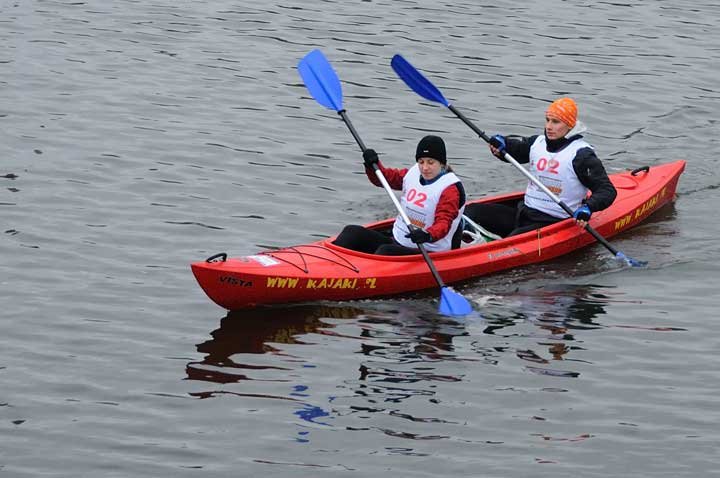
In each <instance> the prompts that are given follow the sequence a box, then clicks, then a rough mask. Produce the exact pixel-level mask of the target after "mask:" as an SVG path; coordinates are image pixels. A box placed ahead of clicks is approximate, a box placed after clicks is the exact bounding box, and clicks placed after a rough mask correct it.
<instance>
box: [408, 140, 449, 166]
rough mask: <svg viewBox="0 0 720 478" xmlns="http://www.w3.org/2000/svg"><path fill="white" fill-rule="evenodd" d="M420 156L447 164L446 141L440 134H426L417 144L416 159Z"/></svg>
mask: <svg viewBox="0 0 720 478" xmlns="http://www.w3.org/2000/svg"><path fill="white" fill-rule="evenodd" d="M420 158H433V159H435V160H437V161H440V162H441V163H443V164H447V157H446V154H445V142H444V141H443V140H442V138H441V137H440V136H433V135H428V136H425V137H424V138H423V139H421V140H420V142H419V143H418V145H417V151H416V152H415V161H417V160H418V159H420Z"/></svg>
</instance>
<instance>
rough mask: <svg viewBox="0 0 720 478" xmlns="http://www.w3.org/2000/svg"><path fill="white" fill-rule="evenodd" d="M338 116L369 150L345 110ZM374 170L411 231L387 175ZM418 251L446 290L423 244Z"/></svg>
mask: <svg viewBox="0 0 720 478" xmlns="http://www.w3.org/2000/svg"><path fill="white" fill-rule="evenodd" d="M338 114H339V115H340V118H342V120H343V122H344V123H345V124H346V125H347V127H348V129H349V130H350V134H352V135H353V138H355V141H356V142H357V144H358V146H360V150H361V151H362V152H363V153H364V152H365V150H367V148H366V147H365V143H363V140H362V138H360V135H359V134H358V132H357V131H356V130H355V127H354V126H353V124H352V122H350V118H348V115H347V113H346V112H345V110H340V111H338ZM373 169H374V170H375V175H376V176H377V178H378V180H379V181H380V184H382V186H383V188H384V189H385V192H387V193H388V196H390V199H391V200H392V202H393V204H394V205H395V209H397V211H398V213H399V214H400V217H402V219H403V221H404V222H405V225H406V226H407V227H408V229H411V228H413V227H415V226H413V224H412V223H411V222H410V218H409V217H408V216H407V214H406V213H405V210H404V209H403V208H402V206H401V205H400V202H399V201H398V199H397V197H396V196H395V193H393V191H392V188H391V187H390V184H388V182H387V179H385V175H384V174H383V172H382V171H381V170H380V167H379V166H378V165H377V164H373ZM417 247H418V249H419V250H420V253H421V254H422V255H423V258H424V259H425V262H427V265H428V267H429V268H430V272H432V275H433V277H434V278H435V281H436V282H437V283H438V285H439V286H440V288H441V289H444V288H445V283H444V282H443V280H442V278H441V277H440V273H439V272H438V271H437V269H436V268H435V264H434V263H433V261H432V259H430V255H428V252H427V251H426V250H425V247H424V246H423V245H422V244H417Z"/></svg>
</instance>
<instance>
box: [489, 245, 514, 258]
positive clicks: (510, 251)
mask: <svg viewBox="0 0 720 478" xmlns="http://www.w3.org/2000/svg"><path fill="white" fill-rule="evenodd" d="M515 254H520V249H517V248H515V247H513V248H512V249H505V250H504V251H500V252H491V253H490V254H488V259H490V260H494V259H499V258H501V257H506V256H514V255H515Z"/></svg>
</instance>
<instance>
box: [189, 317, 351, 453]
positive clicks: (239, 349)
mask: <svg viewBox="0 0 720 478" xmlns="http://www.w3.org/2000/svg"><path fill="white" fill-rule="evenodd" d="M362 312H363V310H362V309H359V308H353V307H328V306H318V305H315V306H313V305H298V306H294V307H282V308H278V307H262V308H257V309H251V310H243V311H235V312H230V313H228V314H227V316H226V317H224V318H223V319H222V320H221V322H220V328H218V329H216V330H214V331H213V332H211V336H212V339H211V340H208V341H206V342H203V343H201V344H198V345H197V350H198V352H201V353H204V354H206V355H205V357H204V359H203V360H201V361H196V362H190V363H188V364H187V366H186V372H187V378H188V379H189V380H197V381H203V382H208V383H212V384H216V385H217V384H220V385H225V384H239V385H240V386H241V388H242V389H245V390H252V388H251V387H250V382H259V381H263V382H275V383H282V382H287V381H289V380H288V375H289V373H288V372H292V370H293V369H294V364H293V363H290V364H289V365H288V366H287V367H285V366H276V365H267V364H263V365H259V364H251V363H247V362H239V361H238V360H237V359H234V358H233V356H240V355H248V354H251V355H263V354H270V355H276V356H285V357H289V358H292V357H290V356H288V355H287V352H286V351H284V350H282V349H280V348H279V345H282V344H287V345H297V344H303V342H302V337H303V336H307V335H309V334H313V333H315V334H328V335H333V333H332V331H331V330H330V329H332V328H334V327H335V326H334V325H333V324H331V323H329V322H327V321H324V320H322V319H342V318H354V317H356V316H357V315H359V314H360V313H362ZM302 367H303V368H314V367H315V365H311V364H308V363H302ZM272 370H277V371H279V378H270V379H267V378H256V377H257V376H262V375H263V371H272ZM241 371H242V373H240V372H241ZM254 375H255V376H254ZM245 383H247V386H245V385H243V384H245ZM235 389H237V386H236V387H235ZM308 391H309V387H308V386H306V385H293V386H292V388H291V391H290V392H289V393H288V394H287V395H284V394H282V393H279V394H272V393H253V392H250V391H246V392H243V391H236V390H218V389H214V390H207V391H203V392H194V393H191V394H190V395H192V396H194V397H198V398H212V397H215V396H218V395H233V396H236V397H243V398H261V399H274V400H285V401H293V402H297V405H296V406H295V405H293V407H294V411H293V412H292V414H293V415H294V416H296V417H298V418H299V419H300V420H302V423H300V424H299V426H301V427H302V429H301V430H300V431H299V432H298V434H297V436H296V437H295V440H296V441H297V442H300V443H306V442H309V441H310V440H309V434H310V428H309V426H308V425H309V424H313V425H321V426H331V425H330V423H329V422H328V420H330V419H332V416H331V413H330V411H328V410H325V409H324V408H322V407H320V406H318V405H316V404H313V403H311V400H310V394H309V393H308ZM333 399H334V397H329V399H328V402H330V401H332V400H333Z"/></svg>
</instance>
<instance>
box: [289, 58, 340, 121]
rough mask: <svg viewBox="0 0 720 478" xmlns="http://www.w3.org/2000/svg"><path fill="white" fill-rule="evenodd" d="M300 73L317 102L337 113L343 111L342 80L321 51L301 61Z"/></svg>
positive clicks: (299, 64)
mask: <svg viewBox="0 0 720 478" xmlns="http://www.w3.org/2000/svg"><path fill="white" fill-rule="evenodd" d="M298 72H299V73H300V77H301V78H302V80H303V83H305V86H306V87H307V89H308V91H309V92H310V94H311V95H312V97H313V98H315V100H316V101H317V102H318V103H320V104H321V105H323V106H324V107H326V108H331V109H333V110H335V111H340V110H342V109H343V106H342V101H343V96H342V87H341V86H340V79H339V78H338V76H337V74H336V73H335V70H333V67H332V66H331V65H330V62H329V61H328V60H327V58H325V55H323V53H322V52H321V51H320V50H313V51H311V52H310V53H308V54H307V55H305V56H304V57H303V59H302V60H300V63H298Z"/></svg>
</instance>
